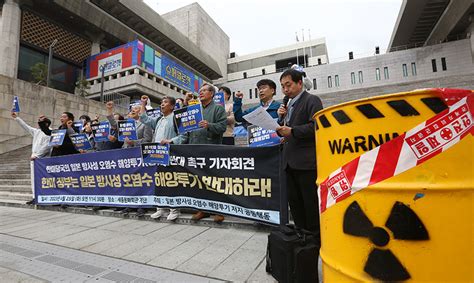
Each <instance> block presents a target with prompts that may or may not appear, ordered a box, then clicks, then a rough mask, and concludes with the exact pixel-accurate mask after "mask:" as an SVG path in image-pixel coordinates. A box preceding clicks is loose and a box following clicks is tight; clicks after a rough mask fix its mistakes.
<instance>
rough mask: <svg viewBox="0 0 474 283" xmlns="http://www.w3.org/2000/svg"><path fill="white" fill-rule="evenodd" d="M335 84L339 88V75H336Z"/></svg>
mask: <svg viewBox="0 0 474 283" xmlns="http://www.w3.org/2000/svg"><path fill="white" fill-rule="evenodd" d="M334 84H335V85H336V86H339V75H335V76H334Z"/></svg>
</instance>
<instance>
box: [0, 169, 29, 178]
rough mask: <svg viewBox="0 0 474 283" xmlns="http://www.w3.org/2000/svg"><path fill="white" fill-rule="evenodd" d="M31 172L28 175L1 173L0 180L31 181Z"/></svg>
mask: <svg viewBox="0 0 474 283" xmlns="http://www.w3.org/2000/svg"><path fill="white" fill-rule="evenodd" d="M30 178H31V177H30V172H29V171H28V173H12V172H9V173H0V179H30Z"/></svg>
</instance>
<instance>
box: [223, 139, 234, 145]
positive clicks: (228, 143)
mask: <svg viewBox="0 0 474 283" xmlns="http://www.w3.org/2000/svg"><path fill="white" fill-rule="evenodd" d="M222 144H225V145H235V141H234V137H223V138H222Z"/></svg>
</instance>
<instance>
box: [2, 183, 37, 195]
mask: <svg viewBox="0 0 474 283" xmlns="http://www.w3.org/2000/svg"><path fill="white" fill-rule="evenodd" d="M0 191H1V192H21V193H27V192H29V193H31V185H3V184H1V185H0Z"/></svg>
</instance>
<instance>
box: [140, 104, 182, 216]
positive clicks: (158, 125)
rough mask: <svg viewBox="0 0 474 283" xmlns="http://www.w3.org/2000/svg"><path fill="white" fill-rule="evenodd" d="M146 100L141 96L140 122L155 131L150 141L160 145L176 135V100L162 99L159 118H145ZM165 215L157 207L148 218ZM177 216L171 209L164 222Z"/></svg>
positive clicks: (163, 210)
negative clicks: (174, 117) (174, 112)
mask: <svg viewBox="0 0 474 283" xmlns="http://www.w3.org/2000/svg"><path fill="white" fill-rule="evenodd" d="M148 100H149V98H148V96H146V95H143V96H142V97H141V102H142V107H141V111H140V121H141V122H142V123H143V124H145V125H147V126H149V127H151V128H152V129H155V133H154V134H153V139H152V141H153V142H155V143H161V142H162V141H163V140H170V139H172V138H174V137H176V136H177V135H178V133H177V131H176V127H175V124H174V119H173V110H174V106H175V104H176V100H175V99H174V98H173V97H168V96H165V97H163V99H162V100H161V105H160V110H161V114H162V116H161V117H160V118H152V117H148V116H147V114H146V108H145V106H146V105H147V102H148ZM165 213H166V211H165V209H163V208H159V207H158V208H157V209H156V212H155V213H153V214H152V215H151V216H150V217H151V218H154V219H156V218H160V217H161V216H163V215H164V214H165ZM178 216H179V210H178V209H174V208H171V209H170V213H169V214H168V217H167V218H166V220H168V221H174V220H176V219H177V218H178Z"/></svg>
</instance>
